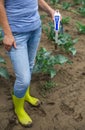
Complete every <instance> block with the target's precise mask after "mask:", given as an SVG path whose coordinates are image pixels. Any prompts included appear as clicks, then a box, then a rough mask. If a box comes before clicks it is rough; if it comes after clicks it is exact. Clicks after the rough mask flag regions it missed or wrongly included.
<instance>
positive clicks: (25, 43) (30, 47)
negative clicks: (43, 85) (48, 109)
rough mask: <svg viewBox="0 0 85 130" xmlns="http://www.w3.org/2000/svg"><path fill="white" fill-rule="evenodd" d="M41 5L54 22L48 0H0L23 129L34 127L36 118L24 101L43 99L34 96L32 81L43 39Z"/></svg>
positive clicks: (0, 17)
mask: <svg viewBox="0 0 85 130" xmlns="http://www.w3.org/2000/svg"><path fill="white" fill-rule="evenodd" d="M38 5H39V6H40V7H41V8H42V9H43V10H44V11H45V12H47V13H48V14H49V15H50V16H51V18H52V19H53V16H54V12H55V11H54V10H53V9H52V8H51V7H50V6H49V5H48V4H47V3H46V2H45V1H44V0H24V2H23V0H14V1H12V0H0V26H1V27H2V28H3V31H4V39H3V43H4V46H5V49H6V50H7V51H8V54H9V56H10V59H11V62H12V64H13V68H14V72H15V76H16V80H15V83H14V89H13V95H12V99H13V103H14V108H15V114H16V115H17V117H18V120H19V122H20V123H21V124H22V125H23V126H28V127H30V126H32V119H31V118H30V116H29V115H28V114H27V113H26V112H25V110H24V102H25V101H28V102H29V103H31V104H32V105H33V106H38V105H39V104H40V101H39V99H37V98H34V97H32V96H31V95H30V90H29V86H30V80H31V74H32V70H33V66H34V60H35V56H36V52H37V48H38V45H39V42H40V37H41V21H40V16H39V12H38Z"/></svg>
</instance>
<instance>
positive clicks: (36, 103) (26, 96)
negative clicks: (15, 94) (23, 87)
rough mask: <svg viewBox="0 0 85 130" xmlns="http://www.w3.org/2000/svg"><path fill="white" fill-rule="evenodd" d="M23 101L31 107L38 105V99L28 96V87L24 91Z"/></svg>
mask: <svg viewBox="0 0 85 130" xmlns="http://www.w3.org/2000/svg"><path fill="white" fill-rule="evenodd" d="M25 100H26V101H27V102H29V103H30V104H31V105H33V106H39V105H40V100H39V99H38V98H35V97H32V96H31V95H30V87H28V89H27V91H26V94H25Z"/></svg>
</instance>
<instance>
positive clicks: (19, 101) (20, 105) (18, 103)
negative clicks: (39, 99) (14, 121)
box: [12, 95, 32, 127]
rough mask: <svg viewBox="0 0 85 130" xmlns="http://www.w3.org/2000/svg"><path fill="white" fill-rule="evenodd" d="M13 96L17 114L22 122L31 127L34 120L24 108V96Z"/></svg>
mask: <svg viewBox="0 0 85 130" xmlns="http://www.w3.org/2000/svg"><path fill="white" fill-rule="evenodd" d="M12 98H13V103H14V108H15V114H16V115H17V117H18V120H19V122H20V124H21V125H23V126H25V127H31V126H32V120H31V118H30V117H29V115H28V114H27V113H26V112H25V110H24V97H23V98H17V97H16V96H14V95H12Z"/></svg>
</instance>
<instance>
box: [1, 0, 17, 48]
mask: <svg viewBox="0 0 85 130" xmlns="http://www.w3.org/2000/svg"><path fill="white" fill-rule="evenodd" d="M0 26H1V27H2V29H3V31H4V39H3V43H4V45H5V48H6V49H7V50H10V48H11V46H12V45H13V46H14V47H15V48H16V43H15V40H14V37H13V35H12V32H11V29H10V26H9V23H8V19H7V16H6V11H5V7H4V0H0Z"/></svg>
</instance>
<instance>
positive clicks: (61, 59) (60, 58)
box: [55, 55, 69, 64]
mask: <svg viewBox="0 0 85 130" xmlns="http://www.w3.org/2000/svg"><path fill="white" fill-rule="evenodd" d="M55 58H56V63H57V64H64V63H66V62H68V61H69V60H68V58H67V57H65V56H63V55H57V56H55Z"/></svg>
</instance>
